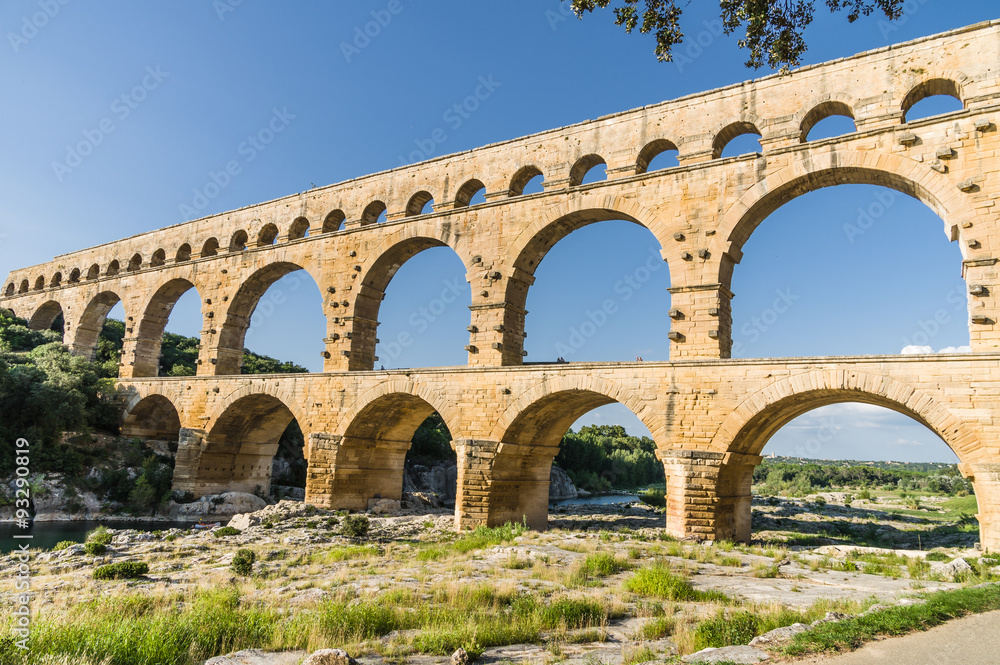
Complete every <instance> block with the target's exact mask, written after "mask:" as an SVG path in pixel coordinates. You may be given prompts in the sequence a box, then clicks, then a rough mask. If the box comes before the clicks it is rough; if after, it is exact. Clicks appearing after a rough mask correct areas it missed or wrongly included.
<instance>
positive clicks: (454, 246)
mask: <svg viewBox="0 0 1000 665" xmlns="http://www.w3.org/2000/svg"><path fill="white" fill-rule="evenodd" d="M432 247H448V248H450V249H451V250H452V251H454V252H455V255H456V256H457V257H458V258H459V260H460V261H462V264H463V265H465V266H468V265H469V264H470V262H471V257H470V256H468V255H467V254H466V247H465V243H464V240H463V239H462V237H461V235H460V234H459V233H456V229H455V228H453V227H452V225H451V223H449V222H448V221H447V220H445V221H441V220H434V221H425V222H421V223H419V224H412V225H411V224H406V225H399V227H398V229H396V230H394V232H393V233H391V234H389V235H387V237H385V238H384V239H383V240H382V241H381V242H380V243H379V245H378V246H377V247H376V248H375V249H374V250H373V251H372V253H371V255H370V258H368V259H367V260H366V261H365V262H364V263H362V264H361V266H360V267H361V271H360V274H361V276H360V281H359V288H358V289H357V295H356V296H355V300H354V311H353V312H352V314H353V316H354V318H353V322H354V328H353V331H352V335H351V349H350V356H349V358H348V369H349V370H370V369H372V368H374V366H375V344H376V333H377V329H378V316H379V310H380V309H381V305H382V300H383V298H384V297H385V292H386V289H387V288H388V286H389V282H390V281H392V278H393V277H394V276H395V274H396V273H397V272H398V271H399V269H400V268H402V267H403V264H404V263H406V262H407V261H409V260H410V259H412V258H413V257H414V256H416V255H417V254H419V253H421V252H423V251H424V250H427V249H431V248H432Z"/></svg>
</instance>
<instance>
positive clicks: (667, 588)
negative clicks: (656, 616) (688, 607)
mask: <svg viewBox="0 0 1000 665" xmlns="http://www.w3.org/2000/svg"><path fill="white" fill-rule="evenodd" d="M625 590H626V591H631V592H632V593H637V594H640V595H643V596H654V597H656V598H662V599H664V600H674V601H684V600H691V601H698V600H722V601H726V600H728V598H727V596H726V595H725V594H724V593H721V592H718V591H708V592H706V591H697V590H696V589H695V588H694V587H693V586H691V583H690V582H689V581H687V579H686V578H684V577H681V576H680V575H677V574H675V573H673V572H671V571H670V569H669V568H667V567H666V566H664V565H662V564H656V565H654V566H650V567H649V568H643V569H642V570H640V571H638V572H637V573H636V574H635V575H633V576H632V577H630V578H629V579H628V580H627V581H626V582H625Z"/></svg>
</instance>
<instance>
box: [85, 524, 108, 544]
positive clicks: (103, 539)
mask: <svg viewBox="0 0 1000 665" xmlns="http://www.w3.org/2000/svg"><path fill="white" fill-rule="evenodd" d="M111 538H112V533H111V530H110V529H109V528H108V527H106V526H99V527H97V528H96V529H94V530H93V531H91V532H90V533H88V534H87V542H88V543H97V544H99V545H110V544H111Z"/></svg>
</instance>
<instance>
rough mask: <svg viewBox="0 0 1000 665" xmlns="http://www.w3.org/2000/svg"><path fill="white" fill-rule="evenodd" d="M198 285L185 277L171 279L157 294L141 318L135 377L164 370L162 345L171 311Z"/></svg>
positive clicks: (133, 374)
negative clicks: (161, 353)
mask: <svg viewBox="0 0 1000 665" xmlns="http://www.w3.org/2000/svg"><path fill="white" fill-rule="evenodd" d="M193 288H195V286H194V284H192V283H191V282H189V281H188V280H187V279H184V278H183V277H178V278H175V279H171V280H170V281H168V282H166V283H165V284H162V285H161V286H160V287H159V288H157V289H156V291H155V292H154V293H153V296H152V297H151V298H150V299H149V302H148V303H147V304H146V308H145V310H144V311H143V313H142V316H141V318H140V319H139V323H138V327H137V333H136V338H137V339H136V343H135V344H136V345H135V360H134V363H133V367H132V376H133V377H135V378H139V377H155V376H159V373H160V347H161V345H162V343H163V331H164V329H165V328H166V325H167V320H168V319H169V318H170V312H172V311H173V309H174V305H176V304H177V301H178V300H179V299H180V297H181V296H182V295H184V294H185V293H187V292H188V291H189V290H191V289H193Z"/></svg>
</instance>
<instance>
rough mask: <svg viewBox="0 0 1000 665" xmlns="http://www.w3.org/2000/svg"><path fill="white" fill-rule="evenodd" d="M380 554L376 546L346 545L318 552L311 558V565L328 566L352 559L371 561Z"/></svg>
mask: <svg viewBox="0 0 1000 665" xmlns="http://www.w3.org/2000/svg"><path fill="white" fill-rule="evenodd" d="M379 554H381V552H380V551H379V549H378V548H377V547H375V546H374V545H346V546H344V547H333V548H330V549H328V550H324V551H322V552H316V553H314V554H313V555H312V556H310V557H309V563H318V564H327V563H339V562H341V561H351V560H352V559H371V558H372V557H376V556H378V555H379Z"/></svg>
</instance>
